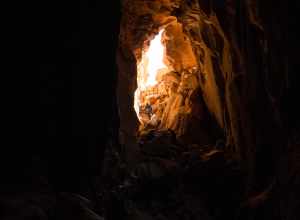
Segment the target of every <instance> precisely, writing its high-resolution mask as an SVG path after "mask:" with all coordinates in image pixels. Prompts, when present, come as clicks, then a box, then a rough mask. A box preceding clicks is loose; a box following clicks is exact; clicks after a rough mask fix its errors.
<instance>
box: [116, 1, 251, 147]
mask: <svg viewBox="0 0 300 220" xmlns="http://www.w3.org/2000/svg"><path fill="white" fill-rule="evenodd" d="M201 7H203V6H201V5H200V3H199V1H196V0H191V1H183V0H177V1H176V0H173V1H170V0H169V1H168V0H155V1H146V0H125V1H123V10H122V11H123V18H122V24H121V28H120V47H119V51H118V64H119V81H118V82H119V83H118V85H119V87H118V99H119V109H120V134H121V137H122V138H124V140H129V139H130V140H131V143H132V142H134V140H135V139H136V135H137V134H139V132H142V131H145V130H149V129H156V130H165V129H171V130H173V131H174V132H175V134H176V137H177V138H178V139H181V140H182V141H183V142H185V143H191V144H194V143H195V144H201V145H206V144H214V143H215V141H216V140H217V139H220V138H224V139H225V141H226V143H227V145H228V146H230V147H231V148H232V150H233V151H237V149H238V148H239V147H240V146H241V145H244V144H245V142H247V144H249V146H250V145H252V143H251V139H252V137H251V134H250V133H251V132H250V130H249V129H248V128H249V127H248V128H247V129H248V130H247V129H246V127H245V124H247V123H248V122H247V120H249V119H248V118H249V117H248V115H247V111H246V109H245V105H244V104H243V102H246V99H245V98H247V97H245V96H243V94H242V93H241V89H240V87H239V86H238V84H237V83H238V80H244V79H242V78H241V76H242V74H241V72H243V62H242V61H241V56H240V51H239V49H238V47H237V45H236V43H235V42H234V41H233V40H232V37H231V35H230V34H229V33H228V32H230V30H226V31H227V32H226V33H225V32H224V30H223V28H222V27H221V24H220V23H219V22H220V21H219V20H218V18H217V17H216V15H215V14H214V13H208V12H207V8H204V7H203V8H201ZM205 11H206V12H205ZM229 11H230V10H229ZM231 26H233V25H231ZM158 39H160V40H158ZM153 42H156V43H154V44H153ZM156 44H157V45H159V47H154V48H156V50H153V45H156ZM162 47H163V48H162ZM157 48H159V49H157ZM153 51H155V52H153ZM147 53H148V54H147ZM149 54H152V55H151V59H150V56H148V55H149ZM153 54H154V55H153ZM152 58H153V59H154V60H152ZM147 62H148V63H147ZM153 63H154V64H155V65H152V64H153ZM149 67H151V68H152V67H154V69H151V68H150V69H149ZM148 75H150V77H148ZM239 83H240V82H239ZM246 139H247V140H246ZM121 141H122V140H121ZM124 142H126V141H124Z"/></svg>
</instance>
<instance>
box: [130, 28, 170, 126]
mask: <svg viewBox="0 0 300 220" xmlns="http://www.w3.org/2000/svg"><path fill="white" fill-rule="evenodd" d="M163 32H164V29H162V30H161V31H160V32H159V33H158V34H157V35H156V36H155V37H154V39H153V40H151V42H150V45H149V48H148V50H147V51H143V52H142V57H141V61H140V62H139V63H138V64H137V89H136V91H135V94H134V109H135V111H136V114H137V116H138V118H139V120H140V122H142V121H141V118H140V116H139V114H140V107H141V104H142V103H141V98H142V97H141V93H142V92H143V91H146V90H147V89H151V88H153V87H154V86H156V85H157V84H158V82H157V79H156V77H157V74H158V72H159V71H164V70H167V66H166V65H165V63H164V62H163V57H164V45H163V44H162V42H161V38H162V34H163Z"/></svg>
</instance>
